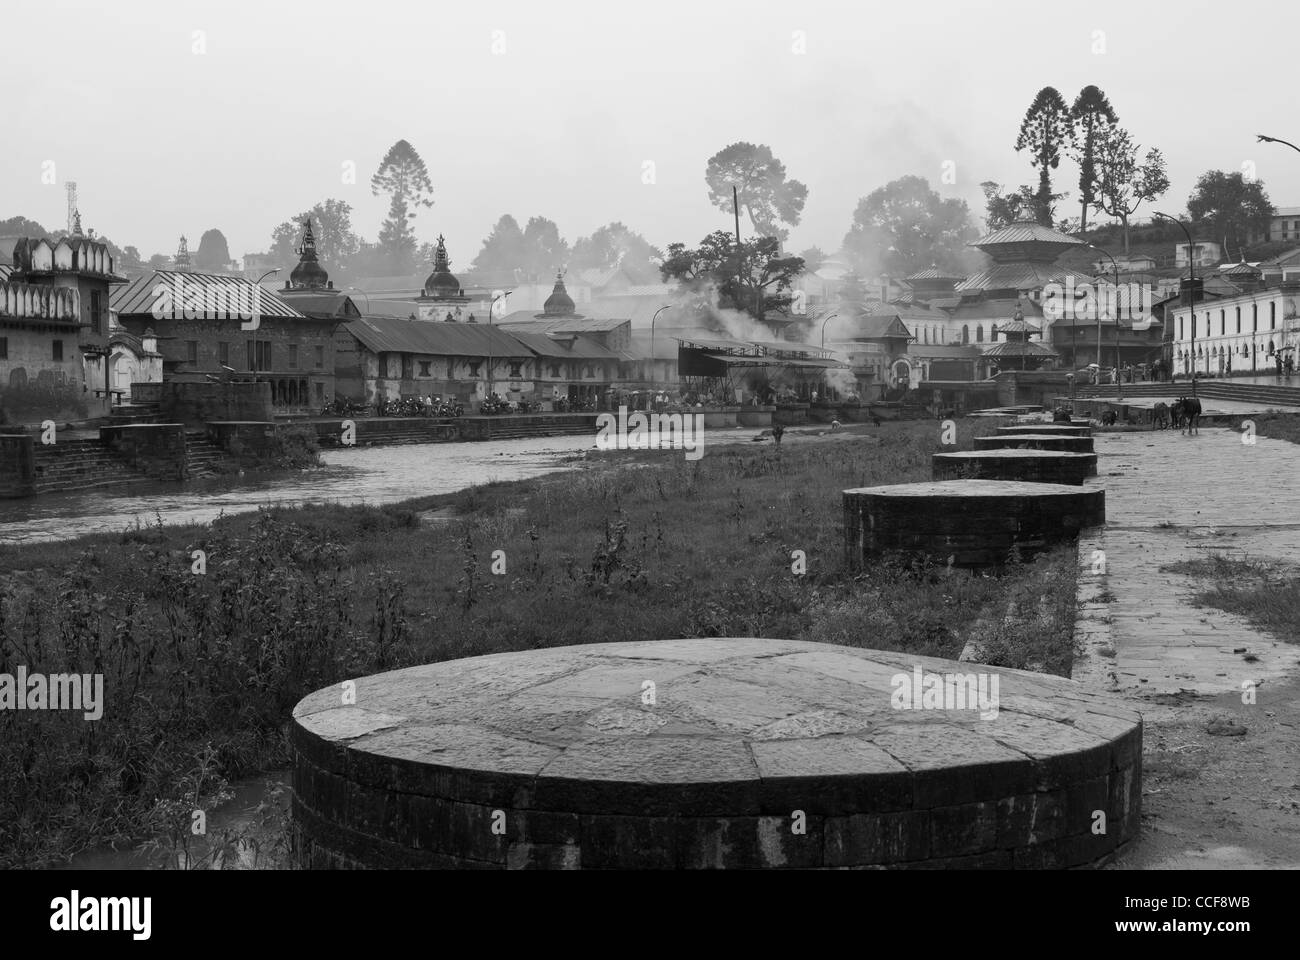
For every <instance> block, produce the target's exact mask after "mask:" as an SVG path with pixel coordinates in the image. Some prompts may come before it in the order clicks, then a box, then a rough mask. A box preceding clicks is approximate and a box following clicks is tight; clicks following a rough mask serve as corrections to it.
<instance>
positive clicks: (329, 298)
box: [284, 291, 361, 319]
mask: <svg viewBox="0 0 1300 960" xmlns="http://www.w3.org/2000/svg"><path fill="white" fill-rule="evenodd" d="M284 299H285V301H286V302H288V303H289V304H290V305H291V306H292V307H294V309H296V310H298V311H299V312H301V313H306V314H319V315H321V316H323V317H329V318H332V319H333V318H339V319H341V318H344V317H347V318H354V317H359V316H361V311H360V310H358V309H357V305H356V304H355V303H354V302H353V301H352V298H351V297H349V296H347V295H346V294H344V293H342V292H341V291H339V292H331V293H294V292H292V291H289V293H288V295H287V296H286V297H284Z"/></svg>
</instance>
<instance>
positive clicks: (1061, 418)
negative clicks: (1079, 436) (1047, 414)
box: [1052, 407, 1074, 423]
mask: <svg viewBox="0 0 1300 960" xmlns="http://www.w3.org/2000/svg"><path fill="white" fill-rule="evenodd" d="M1073 419H1074V414H1073V413H1071V412H1070V411H1069V410H1068V409H1066V408H1065V407H1057V408H1056V409H1055V410H1053V411H1052V423H1069V422H1070V421H1071V420H1073Z"/></svg>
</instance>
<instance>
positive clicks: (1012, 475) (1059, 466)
mask: <svg viewBox="0 0 1300 960" xmlns="http://www.w3.org/2000/svg"><path fill="white" fill-rule="evenodd" d="M1064 439H1074V438H1072V437H1071V438H1064ZM1088 442H1089V443H1091V442H1092V441H1091V440H1089V441H1088ZM931 471H932V476H933V478H934V479H935V480H959V479H963V478H967V477H969V478H972V479H976V480H1027V481H1030V482H1033V483H1063V484H1068V485H1070V486H1075V487H1077V486H1081V485H1082V484H1083V481H1084V479H1085V478H1087V477H1090V476H1093V475H1095V474H1096V472H1097V455H1096V454H1094V453H1062V452H1059V451H1051V450H964V451H956V452H953V453H936V454H935V455H934V457H933V458H932V459H931Z"/></svg>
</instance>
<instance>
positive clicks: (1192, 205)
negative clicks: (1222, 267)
mask: <svg viewBox="0 0 1300 960" xmlns="http://www.w3.org/2000/svg"><path fill="white" fill-rule="evenodd" d="M1187 213H1188V215H1189V216H1190V217H1191V218H1192V219H1193V220H1196V221H1204V222H1208V223H1209V224H1210V225H1211V228H1212V229H1213V231H1214V237H1215V239H1216V240H1218V241H1219V242H1220V243H1222V244H1223V247H1224V251H1225V252H1227V251H1228V250H1230V249H1231V250H1237V251H1239V252H1240V251H1243V250H1245V248H1246V245H1247V244H1249V243H1250V242H1251V238H1252V236H1254V235H1258V234H1264V235H1265V236H1267V235H1268V227H1269V223H1270V221H1271V220H1272V218H1273V204H1272V202H1270V201H1269V199H1268V194H1267V193H1265V192H1264V184H1263V181H1260V180H1247V179H1246V178H1245V177H1244V176H1242V174H1241V173H1240V172H1237V173H1224V172H1223V171H1222V170H1209V171H1207V172H1205V173H1203V174H1201V176H1200V178H1199V179H1198V180H1197V181H1196V187H1195V189H1194V190H1193V191H1192V195H1191V197H1190V198H1189V199H1188V201H1187Z"/></svg>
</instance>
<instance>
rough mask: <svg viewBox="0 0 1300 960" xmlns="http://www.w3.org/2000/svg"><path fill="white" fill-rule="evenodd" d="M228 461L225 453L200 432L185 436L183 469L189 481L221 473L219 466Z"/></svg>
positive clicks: (189, 433)
mask: <svg viewBox="0 0 1300 960" xmlns="http://www.w3.org/2000/svg"><path fill="white" fill-rule="evenodd" d="M227 459H228V457H227V454H226V451H224V450H223V449H221V447H220V446H219V445H218V444H215V443H213V442H212V441H211V440H210V439H209V438H208V435H207V434H206V433H202V432H200V431H192V432H187V433H186V434H185V469H186V472H187V473H188V474H189V478H190V479H191V480H196V479H202V478H203V477H212V476H216V475H217V474H219V473H221V465H222V464H224V463H225V462H226V460H227Z"/></svg>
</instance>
